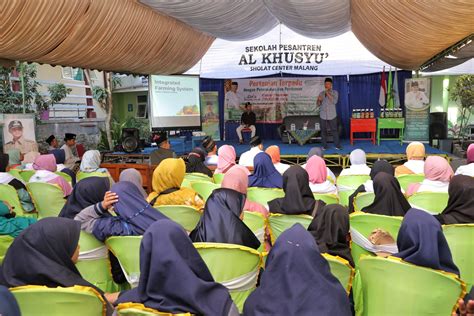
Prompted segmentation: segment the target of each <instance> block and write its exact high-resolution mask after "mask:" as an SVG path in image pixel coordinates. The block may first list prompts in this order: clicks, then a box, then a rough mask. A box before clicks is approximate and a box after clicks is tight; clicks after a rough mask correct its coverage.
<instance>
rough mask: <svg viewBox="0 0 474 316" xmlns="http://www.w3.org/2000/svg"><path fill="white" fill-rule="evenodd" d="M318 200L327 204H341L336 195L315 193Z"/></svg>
mask: <svg viewBox="0 0 474 316" xmlns="http://www.w3.org/2000/svg"><path fill="white" fill-rule="evenodd" d="M313 195H314V198H315V199H316V200H321V201H323V202H324V203H326V204H339V197H338V196H337V195H335V194H322V193H313Z"/></svg>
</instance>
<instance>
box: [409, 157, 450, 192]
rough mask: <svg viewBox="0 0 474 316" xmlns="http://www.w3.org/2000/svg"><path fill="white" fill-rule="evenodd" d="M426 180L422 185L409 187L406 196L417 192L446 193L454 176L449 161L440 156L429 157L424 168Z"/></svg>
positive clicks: (417, 184)
mask: <svg viewBox="0 0 474 316" xmlns="http://www.w3.org/2000/svg"><path fill="white" fill-rule="evenodd" d="M424 173H425V180H423V181H422V182H421V183H412V184H410V185H409V186H408V190H407V193H406V195H408V196H409V195H412V194H414V193H416V192H446V193H448V187H449V181H450V180H451V178H452V177H453V175H454V172H453V169H452V168H451V166H450V165H449V163H448V161H447V160H446V159H445V158H443V157H440V156H429V157H428V158H426V161H425V166H424Z"/></svg>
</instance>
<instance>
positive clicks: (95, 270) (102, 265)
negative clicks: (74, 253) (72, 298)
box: [76, 231, 119, 293]
mask: <svg viewBox="0 0 474 316" xmlns="http://www.w3.org/2000/svg"><path fill="white" fill-rule="evenodd" d="M79 246H80V253H79V261H78V262H77V263H76V267H77V269H78V270H79V272H80V273H81V276H82V277H83V278H84V279H85V280H87V281H89V282H90V283H91V284H93V285H95V286H97V287H98V288H100V289H101V290H102V291H104V292H107V293H113V292H117V291H118V290H119V287H118V286H117V285H116V284H115V283H114V280H113V278H112V273H111V271H110V261H109V257H108V250H107V247H106V246H105V244H104V243H103V242H101V241H99V240H97V239H96V238H95V237H94V235H92V234H89V233H86V232H84V231H81V235H80V238H79Z"/></svg>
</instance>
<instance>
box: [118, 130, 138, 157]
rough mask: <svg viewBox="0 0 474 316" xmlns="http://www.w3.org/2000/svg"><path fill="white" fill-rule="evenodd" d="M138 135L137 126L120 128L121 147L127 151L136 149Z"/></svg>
mask: <svg viewBox="0 0 474 316" xmlns="http://www.w3.org/2000/svg"><path fill="white" fill-rule="evenodd" d="M139 141H140V135H139V131H138V128H122V148H123V151H125V152H127V153H131V152H134V151H136V150H137V149H138V144H139Z"/></svg>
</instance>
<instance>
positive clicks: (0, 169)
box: [0, 154, 35, 212]
mask: <svg viewBox="0 0 474 316" xmlns="http://www.w3.org/2000/svg"><path fill="white" fill-rule="evenodd" d="M7 167H8V155H7V154H2V156H1V158H0V184H8V185H11V186H12V187H13V188H15V190H16V193H17V194H18V198H19V199H20V203H21V206H22V208H23V210H24V211H25V212H32V211H34V209H35V206H34V205H33V201H32V200H31V196H30V194H29V193H28V191H27V189H26V186H25V184H24V183H23V181H22V180H20V179H17V178H15V177H13V176H12V175H11V174H9V173H7V172H6V170H7Z"/></svg>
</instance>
